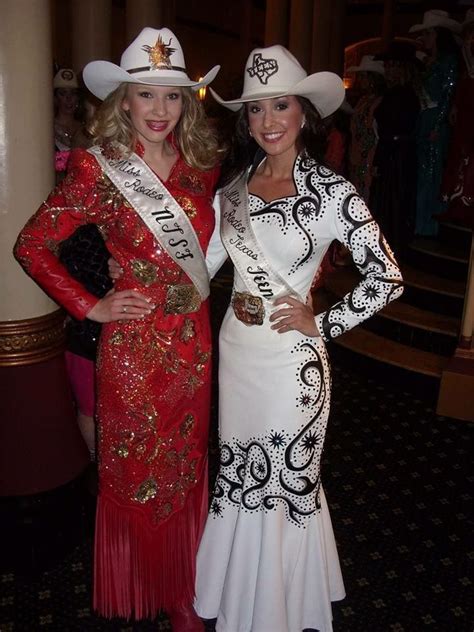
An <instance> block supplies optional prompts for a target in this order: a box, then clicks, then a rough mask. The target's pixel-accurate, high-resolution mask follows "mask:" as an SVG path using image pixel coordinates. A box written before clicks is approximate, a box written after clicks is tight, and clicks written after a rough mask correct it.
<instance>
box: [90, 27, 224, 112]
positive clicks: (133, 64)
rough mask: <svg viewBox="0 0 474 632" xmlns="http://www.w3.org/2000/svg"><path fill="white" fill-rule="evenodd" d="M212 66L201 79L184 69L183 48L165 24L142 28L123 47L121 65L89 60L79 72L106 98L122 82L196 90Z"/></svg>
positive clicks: (209, 77)
mask: <svg viewBox="0 0 474 632" xmlns="http://www.w3.org/2000/svg"><path fill="white" fill-rule="evenodd" d="M219 69H220V66H214V68H212V69H211V70H210V71H209V72H208V73H207V74H206V75H205V76H204V77H203V78H202V79H201V80H200V81H193V80H192V79H190V78H189V77H188V75H187V73H186V65H185V63H184V55H183V49H182V48H181V44H180V43H179V41H178V38H177V37H176V35H175V34H174V33H172V32H171V31H170V30H169V29H167V28H162V29H152V28H148V27H147V28H144V29H143V30H142V32H141V33H140V34H139V35H138V37H137V38H136V39H134V40H133V42H132V43H131V44H130V46H129V47H128V48H127V49H126V50H125V52H124V53H123V55H122V57H121V59H120V66H117V65H116V64H112V63H111V62H109V61H91V62H90V63H89V64H87V66H86V67H85V68H84V70H83V73H82V76H83V79H84V83H85V84H86V86H87V87H88V88H89V90H90V91H91V92H92V94H94V95H95V96H96V97H98V98H99V99H102V100H103V99H105V98H106V97H107V96H108V95H109V94H110V93H111V92H113V91H114V90H115V89H116V88H118V86H119V85H120V84H121V83H141V84H144V85H156V86H177V87H183V88H184V87H188V88H192V89H193V90H199V88H201V87H202V86H207V84H209V83H210V82H211V81H212V80H213V79H214V77H215V76H216V75H217V73H218V72H219Z"/></svg>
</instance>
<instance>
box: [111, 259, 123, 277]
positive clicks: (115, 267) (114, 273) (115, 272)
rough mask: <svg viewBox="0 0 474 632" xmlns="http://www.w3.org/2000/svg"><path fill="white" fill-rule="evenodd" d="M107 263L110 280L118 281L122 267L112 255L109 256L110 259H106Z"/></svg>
mask: <svg viewBox="0 0 474 632" xmlns="http://www.w3.org/2000/svg"><path fill="white" fill-rule="evenodd" d="M107 265H108V267H109V277H110V278H111V279H112V281H118V280H119V279H120V277H121V276H122V274H123V269H122V268H121V267H120V265H119V264H118V263H117V261H115V259H114V258H113V257H110V259H108V261H107Z"/></svg>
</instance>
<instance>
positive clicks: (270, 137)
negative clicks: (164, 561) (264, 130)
mask: <svg viewBox="0 0 474 632" xmlns="http://www.w3.org/2000/svg"><path fill="white" fill-rule="evenodd" d="M283 134H284V132H273V133H271V134H262V136H263V139H264V141H265V142H266V143H277V142H278V141H279V140H280V139H281V138H282V137H283Z"/></svg>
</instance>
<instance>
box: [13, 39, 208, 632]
mask: <svg viewBox="0 0 474 632" xmlns="http://www.w3.org/2000/svg"><path fill="white" fill-rule="evenodd" d="M218 70H219V67H218V66H216V67H214V68H213V69H212V70H211V71H209V72H208V73H207V74H206V75H205V76H204V78H203V79H201V80H200V81H193V80H192V79H190V78H189V76H188V75H187V72H186V65H185V61H184V56H183V52H182V49H181V46H180V43H179V41H178V39H177V37H176V36H175V34H174V33H173V32H172V31H170V30H169V29H167V28H162V29H153V28H145V29H143V31H142V32H141V33H140V34H139V35H138V36H137V38H136V39H135V40H134V41H133V42H132V43H131V44H130V46H129V47H128V48H127V49H126V50H125V52H124V53H123V55H122V58H121V62H120V66H117V65H115V64H112V63H110V62H107V61H95V62H91V63H90V64H88V65H87V66H86V67H85V69H84V72H83V77H84V82H85V84H86V86H87V87H88V89H89V90H90V91H91V92H92V93H93V94H94V95H95V96H96V97H97V98H99V99H101V100H103V104H102V106H101V107H100V108H99V110H98V112H97V115H96V118H95V119H94V121H93V124H92V126H91V133H92V136H93V138H94V142H95V144H94V146H93V147H91V148H89V149H88V150H83V149H77V150H74V151H73V152H72V153H71V158H70V163H69V171H68V174H67V176H66V178H65V179H64V180H63V181H62V182H61V183H60V185H59V186H58V187H57V188H56V189H55V190H54V191H53V192H52V193H51V195H50V196H49V198H48V199H47V200H46V202H45V203H44V204H42V205H41V207H40V208H39V210H38V211H37V213H36V214H35V215H34V216H33V217H32V218H31V219H30V220H29V222H28V223H27V224H26V226H25V227H24V228H23V230H22V231H21V233H20V236H19V238H18V241H17V244H16V247H15V254H16V257H17V259H18V261H19V262H20V263H21V265H22V266H23V267H24V268H25V270H26V271H27V272H28V274H30V275H31V276H32V277H33V278H34V279H35V280H36V281H37V282H38V283H39V284H40V285H41V286H42V287H43V288H44V289H45V290H46V291H47V292H48V293H49V294H50V295H51V296H52V298H53V299H54V300H56V301H57V302H58V303H60V304H61V305H63V306H64V307H65V308H66V309H67V310H68V311H69V312H70V313H71V314H72V315H73V316H75V317H76V318H78V319H83V318H85V317H87V318H89V319H90V320H93V321H97V322H100V323H103V327H102V333H101V338H100V342H99V351H98V358H97V423H98V430H99V432H98V438H99V444H98V453H99V494H98V501H97V518H96V531H95V560H94V608H95V609H96V610H97V611H98V612H99V613H100V614H101V615H103V616H106V617H116V616H120V617H125V618H127V619H129V618H130V617H132V616H133V617H135V618H136V619H143V618H154V617H155V616H156V615H157V614H158V613H159V611H160V610H161V609H165V610H166V611H167V612H168V614H169V616H170V619H171V623H172V626H173V630H174V631H175V632H197V631H198V630H199V631H200V630H202V629H203V625H202V622H201V621H200V620H199V618H198V617H197V615H196V613H195V612H194V609H193V604H192V602H193V596H194V579H195V555H196V551H197V545H198V542H199V537H200V534H201V531H202V526H203V521H204V519H205V512H206V509H207V438H208V417H209V408H210V375H211V373H210V362H211V333H210V324H209V310H208V300H207V297H208V294H209V276H208V273H207V269H206V266H205V260H204V256H205V252H206V249H207V246H208V242H209V239H210V237H211V235H212V232H213V229H214V211H213V208H212V198H213V196H214V189H215V183H216V180H217V177H218V168H217V166H216V159H217V158H216V157H217V143H216V140H215V137H214V135H213V133H212V132H211V130H210V128H209V126H208V124H207V121H206V119H205V116H204V113H203V110H202V107H201V104H200V102H199V101H198V100H197V98H196V95H195V91H196V90H197V89H199V88H200V87H201V86H203V85H207V84H208V83H210V82H211V81H212V80H213V78H214V77H215V75H216V74H217V72H218ZM87 223H93V224H96V225H98V226H100V227H101V231H102V233H103V234H104V235H105V237H106V240H107V247H108V249H109V251H110V253H111V254H112V256H113V257H114V258H115V259H116V261H117V262H118V264H119V265H120V266H121V268H122V269H123V275H122V277H121V278H120V280H119V281H117V282H116V284H115V288H114V290H113V291H111V292H109V293H108V294H107V295H106V296H105V297H104V298H100V299H98V298H97V297H96V296H95V295H94V293H92V292H91V291H89V290H88V289H87V287H86V286H85V284H83V283H81V282H79V281H77V280H76V279H75V278H74V277H73V276H72V275H71V274H70V273H69V272H68V270H67V269H66V267H64V266H63V265H61V263H60V261H59V260H58V257H57V244H58V243H59V242H61V241H64V240H65V239H67V238H68V237H69V236H70V235H72V234H73V232H74V231H75V230H76V229H77V228H78V227H79V226H81V225H83V224H87Z"/></svg>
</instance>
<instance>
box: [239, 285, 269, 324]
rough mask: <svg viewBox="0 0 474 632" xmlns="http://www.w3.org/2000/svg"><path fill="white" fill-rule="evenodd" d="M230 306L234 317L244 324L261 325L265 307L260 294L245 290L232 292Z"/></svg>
mask: <svg viewBox="0 0 474 632" xmlns="http://www.w3.org/2000/svg"><path fill="white" fill-rule="evenodd" d="M232 307H233V309H234V314H235V317H236V318H238V319H239V320H240V321H241V322H243V323H245V324H246V325H263V319H264V318H265V308H264V307H263V300H262V299H261V298H260V296H253V295H252V294H247V292H234V294H233V296H232Z"/></svg>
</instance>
